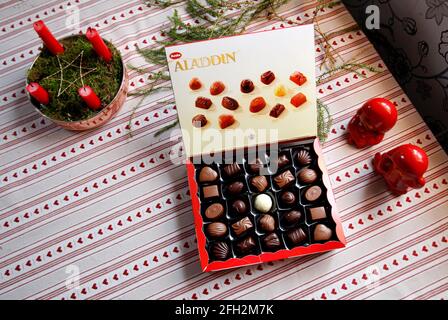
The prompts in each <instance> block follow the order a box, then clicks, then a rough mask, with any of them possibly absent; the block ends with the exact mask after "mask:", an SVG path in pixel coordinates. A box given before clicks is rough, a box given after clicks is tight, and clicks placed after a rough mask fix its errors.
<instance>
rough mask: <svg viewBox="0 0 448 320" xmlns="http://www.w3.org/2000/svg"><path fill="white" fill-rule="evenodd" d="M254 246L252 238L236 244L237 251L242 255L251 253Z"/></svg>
mask: <svg viewBox="0 0 448 320" xmlns="http://www.w3.org/2000/svg"><path fill="white" fill-rule="evenodd" d="M255 246H256V244H255V240H254V238H253V237H252V236H249V237H247V238H245V239H243V240H241V241H240V242H238V243H237V244H236V247H237V249H238V251H239V252H240V253H243V254H244V253H247V252H249V251H251V250H252V249H254V248H255Z"/></svg>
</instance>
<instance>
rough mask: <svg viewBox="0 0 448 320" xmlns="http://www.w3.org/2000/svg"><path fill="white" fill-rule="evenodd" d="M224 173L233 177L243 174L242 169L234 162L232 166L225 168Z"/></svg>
mask: <svg viewBox="0 0 448 320" xmlns="http://www.w3.org/2000/svg"><path fill="white" fill-rule="evenodd" d="M224 172H225V173H226V175H227V176H229V177H233V176H235V175H237V174H238V173H240V172H241V167H240V165H239V164H238V163H236V162H234V163H232V164H228V165H226V166H225V167H224Z"/></svg>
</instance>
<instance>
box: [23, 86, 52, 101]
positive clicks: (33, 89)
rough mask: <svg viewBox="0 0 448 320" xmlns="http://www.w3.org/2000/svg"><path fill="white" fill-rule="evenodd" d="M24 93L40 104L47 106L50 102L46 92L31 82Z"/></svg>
mask: <svg viewBox="0 0 448 320" xmlns="http://www.w3.org/2000/svg"><path fill="white" fill-rule="evenodd" d="M26 91H28V93H29V94H30V95H31V96H32V97H33V98H34V99H36V100H37V101H38V102H39V103H41V104H48V102H50V97H49V95H48V92H47V90H45V89H44V88H42V87H41V86H40V85H39V84H38V83H37V82H32V83H30V84H29V85H27V86H26Z"/></svg>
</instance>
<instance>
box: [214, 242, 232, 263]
mask: <svg viewBox="0 0 448 320" xmlns="http://www.w3.org/2000/svg"><path fill="white" fill-rule="evenodd" d="M211 251H212V254H213V256H214V257H215V258H216V259H218V260H225V259H226V258H227V256H228V255H229V252H230V248H229V245H228V244H227V243H225V242H221V241H218V242H215V243H214V244H213V245H212V248H211Z"/></svg>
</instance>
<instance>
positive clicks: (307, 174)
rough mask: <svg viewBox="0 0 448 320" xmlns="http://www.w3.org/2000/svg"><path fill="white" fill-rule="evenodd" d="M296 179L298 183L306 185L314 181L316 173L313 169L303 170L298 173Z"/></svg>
mask: <svg viewBox="0 0 448 320" xmlns="http://www.w3.org/2000/svg"><path fill="white" fill-rule="evenodd" d="M297 177H298V178H299V181H300V182H302V183H306V184H308V183H313V182H314V181H316V179H317V173H316V171H314V170H313V169H308V168H305V169H302V170H300V171H299V173H298V175H297Z"/></svg>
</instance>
